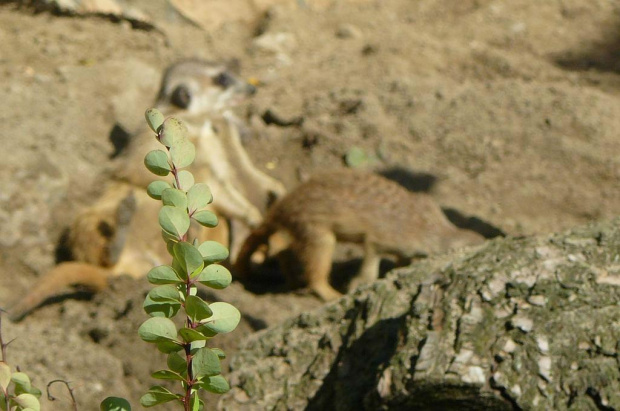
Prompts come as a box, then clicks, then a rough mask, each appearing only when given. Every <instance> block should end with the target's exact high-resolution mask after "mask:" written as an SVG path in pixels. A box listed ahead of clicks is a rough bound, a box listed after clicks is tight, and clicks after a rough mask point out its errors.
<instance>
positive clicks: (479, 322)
mask: <svg viewBox="0 0 620 411" xmlns="http://www.w3.org/2000/svg"><path fill="white" fill-rule="evenodd" d="M567 238H570V239H571V241H565V240H566V239H567ZM597 238H598V239H599V243H597V242H596V241H590V240H591V239H597ZM601 239H602V240H601ZM619 247H620V219H616V220H614V221H611V222H608V223H599V224H595V225H591V226H586V227H581V228H576V229H574V230H572V231H571V232H570V233H566V234H557V235H552V236H547V237H538V238H526V239H514V238H513V239H502V240H494V241H489V242H487V243H486V245H485V246H483V247H482V248H480V249H477V250H476V251H467V250H461V251H460V252H456V253H452V254H450V255H444V256H436V257H433V258H431V259H427V260H424V261H421V262H418V263H417V264H414V265H412V266H410V267H408V268H404V269H400V270H396V271H394V272H392V273H391V274H389V275H388V278H386V279H385V280H381V281H378V282H376V283H374V284H371V285H369V286H366V287H362V288H360V289H358V290H356V291H355V292H353V293H352V294H350V295H348V296H345V297H344V298H342V299H341V300H339V301H337V302H336V303H333V304H331V305H328V306H325V307H323V308H321V309H319V310H317V311H315V312H312V313H306V314H303V315H302V316H299V317H297V318H294V319H291V320H289V321H287V322H285V323H284V324H282V325H280V326H278V327H275V328H272V329H269V330H267V331H265V332H263V333H261V334H258V335H256V336H253V337H251V338H250V339H249V340H247V341H246V343H245V344H244V345H243V346H242V347H241V349H240V352H239V353H238V354H237V355H235V356H234V357H233V358H232V359H231V368H232V370H233V372H232V374H230V381H231V385H232V390H231V391H230V392H229V393H228V394H226V395H225V396H224V397H223V398H222V399H221V401H220V404H219V405H220V409H224V410H233V409H234V410H237V409H309V410H315V409H316V410H318V409H335V410H345V409H367V410H375V409H390V410H392V409H402V410H405V409H446V408H450V409H459V408H463V409H493V410H499V409H506V410H508V409H528V410H545V409H565V408H567V407H569V404H571V403H572V404H580V406H579V409H596V408H597V407H599V406H600V405H601V404H604V406H605V407H608V408H609V409H618V408H620V370H619V369H618V366H617V363H616V358H617V356H618V350H619V347H618V345H617V344H615V343H614V342H615V341H618V339H619V338H620V320H619V318H620V306H618V304H617V302H618V300H619V298H620V287H619V286H618V285H617V284H614V283H605V282H598V281H596V277H597V276H603V275H607V274H606V273H607V272H608V271H611V267H610V264H612V262H613V261H614V259H615V258H616V256H617V253H618V248H619ZM542 249H545V250H546V252H545V253H537V250H542ZM576 254H581V255H583V256H584V260H580V261H579V262H578V263H577V264H578V269H577V268H576V265H575V264H576V263H574V262H573V261H571V258H570V255H576ZM548 259H552V260H553V266H554V269H555V275H554V276H545V275H542V276H539V277H538V278H537V279H535V280H534V281H533V282H532V283H530V282H529V281H528V282H527V286H522V285H524V283H522V279H523V275H524V273H532V272H534V273H535V272H544V271H545V269H546V268H545V267H546V266H548V265H549V261H548ZM497 279H500V281H498V280H497ZM490 284H493V286H490ZM567 284H569V285H567ZM500 286H501V287H502V288H503V289H504V291H503V292H499V291H500V290H498V289H497V288H498V287H500ZM491 289H492V290H493V292H492V293H489V290H491ZM485 290H486V291H485ZM530 294H531V295H544V296H545V299H546V300H545V303H544V304H540V303H539V304H527V303H524V301H526V300H527V299H528V298H529V295H530ZM571 297H572V298H571ZM496 311H501V312H504V311H507V312H508V314H507V316H504V315H501V316H498V315H496ZM507 325H508V326H507ZM591 344H594V345H596V347H597V348H596V349H592V348H591ZM584 347H585V348H584ZM489 381H490V382H491V383H490V384H489V383H488V382H489Z"/></svg>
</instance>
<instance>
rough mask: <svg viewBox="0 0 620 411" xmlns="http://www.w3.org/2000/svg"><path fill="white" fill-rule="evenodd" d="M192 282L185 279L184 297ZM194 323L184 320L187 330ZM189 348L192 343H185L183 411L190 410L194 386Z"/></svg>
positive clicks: (187, 318)
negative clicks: (185, 382)
mask: <svg viewBox="0 0 620 411" xmlns="http://www.w3.org/2000/svg"><path fill="white" fill-rule="evenodd" d="M192 284H193V282H192V280H191V279H190V278H189V276H188V278H187V282H186V283H185V297H186V298H187V297H189V296H190V295H191V289H192ZM194 325H195V324H194V323H193V321H192V320H191V318H189V316H187V317H186V318H185V326H186V327H187V328H191V329H193V328H194ZM191 347H192V343H186V344H185V358H186V359H187V361H186V362H187V381H188V382H187V388H186V390H185V411H190V409H191V395H192V388H193V386H194V384H193V381H194V373H193V371H192V352H191Z"/></svg>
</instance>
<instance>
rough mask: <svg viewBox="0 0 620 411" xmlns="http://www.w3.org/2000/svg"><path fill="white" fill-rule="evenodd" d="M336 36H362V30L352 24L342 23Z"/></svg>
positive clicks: (345, 37) (347, 37) (344, 37)
mask: <svg viewBox="0 0 620 411" xmlns="http://www.w3.org/2000/svg"><path fill="white" fill-rule="evenodd" d="M336 36H337V37H338V38H341V39H350V38H360V37H362V32H361V31H360V29H358V28H357V27H355V26H354V25H352V24H341V25H340V26H339V27H338V30H336Z"/></svg>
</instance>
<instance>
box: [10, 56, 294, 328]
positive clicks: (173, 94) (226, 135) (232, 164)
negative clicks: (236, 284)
mask: <svg viewBox="0 0 620 411" xmlns="http://www.w3.org/2000/svg"><path fill="white" fill-rule="evenodd" d="M222 76H225V77H222ZM252 92H253V88H252V87H251V86H249V85H247V84H246V83H244V82H242V81H240V80H238V79H237V78H236V77H235V76H234V75H232V74H231V73H230V72H229V71H228V70H227V69H226V67H225V66H224V65H221V64H214V63H207V62H203V61H197V60H192V61H185V62H181V63H178V64H176V65H173V66H172V67H171V68H170V69H168V71H167V72H166V74H165V76H164V79H163V80H162V86H161V89H160V92H159V96H158V100H157V103H156V107H157V108H158V109H159V110H160V111H161V112H162V113H163V114H164V115H165V116H166V117H169V116H174V117H176V118H179V119H180V120H182V121H183V123H184V124H185V125H186V126H187V128H188V131H189V137H190V138H191V139H192V142H193V143H194V144H195V146H196V160H195V162H194V164H192V166H191V168H190V171H191V172H192V173H193V174H194V177H195V180H196V182H206V183H207V184H208V185H209V186H210V188H211V191H212V193H213V196H214V199H215V202H214V203H213V204H212V211H214V212H215V213H216V214H217V215H218V217H220V224H219V225H218V227H216V228H215V229H211V230H205V229H204V228H202V227H200V226H198V227H192V230H193V234H192V235H193V236H194V237H198V238H199V239H201V240H205V239H207V236H208V238H209V239H211V240H216V241H219V242H221V243H223V244H226V245H230V246H231V248H232V250H231V256H232V255H234V253H235V252H236V249H237V248H238V246H239V245H240V239H243V238H244V237H245V234H247V232H249V228H248V227H250V228H253V227H256V226H257V225H258V224H259V223H260V222H261V220H262V212H263V211H264V210H265V208H266V206H267V203H268V202H269V201H270V200H272V199H273V198H277V197H279V196H281V195H283V194H284V191H285V190H284V186H283V185H282V184H281V183H279V182H278V181H276V180H275V179H273V178H271V177H269V176H267V175H266V174H264V173H263V172H261V171H260V170H258V169H257V168H256V167H254V165H253V164H252V162H251V161H250V159H249V156H248V155H247V153H246V151H245V150H244V148H243V146H242V144H241V138H240V133H241V132H242V130H241V129H242V127H243V124H242V122H241V121H240V120H239V119H237V118H236V117H234V115H233V114H232V113H231V112H230V111H229V108H230V107H232V106H233V105H235V104H236V103H237V102H238V101H240V100H241V99H243V98H245V97H246V96H247V95H249V94H251V93H252ZM162 147H163V146H161V145H160V144H159V143H158V142H157V141H156V139H155V134H154V133H153V132H152V131H151V130H147V128H146V126H145V127H144V131H143V132H140V133H137V134H135V135H134V136H132V138H131V140H130V143H129V145H128V147H127V148H126V149H125V151H124V152H123V153H122V154H121V156H119V157H118V158H117V159H115V161H114V164H113V172H112V177H113V179H112V182H110V183H109V184H108V186H107V188H106V190H105V192H104V194H103V195H102V196H101V198H99V199H98V200H97V201H96V202H95V204H94V205H93V206H91V207H89V208H88V209H86V210H85V211H84V212H82V213H81V214H80V215H78V216H77V218H76V219H75V221H74V223H73V224H72V226H71V227H70V229H69V233H68V236H67V241H66V246H67V248H68V249H69V250H70V251H71V254H72V256H73V258H74V260H75V261H74V262H65V263H61V264H59V265H58V266H56V267H55V268H54V269H53V270H51V271H50V272H49V273H47V274H46V275H45V276H43V277H42V278H41V279H39V280H37V282H36V284H35V286H34V288H33V289H32V290H31V291H30V292H29V293H28V295H27V296H26V297H25V298H23V299H21V300H20V301H19V302H18V303H17V304H16V305H15V306H13V307H12V308H11V310H10V314H11V318H12V319H14V320H19V319H21V318H23V317H24V316H25V315H26V314H28V313H29V312H30V311H32V310H33V309H34V308H36V307H37V306H38V305H40V304H41V303H42V302H43V301H45V300H46V299H48V298H49V297H52V296H55V295H58V294H60V293H62V292H63V291H64V290H65V289H66V288H67V287H68V286H70V285H76V284H78V285H82V286H85V287H87V288H90V289H92V290H93V291H99V290H101V289H102V288H104V287H105V285H106V284H107V282H108V279H109V277H113V276H117V275H121V274H129V275H131V276H132V277H135V278H140V277H142V276H144V275H146V273H147V272H148V271H149V269H151V268H152V267H154V266H156V265H161V264H167V263H169V262H170V261H169V260H170V256H169V254H168V252H167V250H166V247H165V243H164V241H163V240H162V238H161V229H160V228H159V225H158V223H157V220H158V217H157V216H158V213H159V209H160V207H161V204H160V203H159V202H158V201H155V200H153V199H151V198H150V197H148V195H147V194H146V186H147V185H148V184H149V183H150V182H151V181H153V180H154V179H156V178H158V177H156V176H155V175H153V174H151V173H149V172H148V171H147V170H146V168H145V167H144V163H143V160H144V156H145V155H146V153H148V152H149V151H150V150H156V149H161V148H162ZM169 178H170V177H167V178H166V179H169ZM221 220H224V221H221ZM227 220H228V221H229V222H230V223H231V227H232V230H233V231H232V233H230V232H229V229H228V224H227Z"/></svg>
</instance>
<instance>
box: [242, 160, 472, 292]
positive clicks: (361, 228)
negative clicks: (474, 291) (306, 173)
mask: <svg viewBox="0 0 620 411" xmlns="http://www.w3.org/2000/svg"><path fill="white" fill-rule="evenodd" d="M337 241H343V242H353V243H358V244H361V245H362V246H363V249H364V258H363V261H362V266H361V268H360V271H359V273H358V275H357V276H356V278H355V279H354V280H353V281H352V283H351V287H355V286H357V285H359V284H361V283H366V282H371V281H374V280H376V279H377V278H378V273H379V263H380V260H381V255H394V256H396V257H398V258H399V260H400V263H401V264H402V263H405V262H408V261H409V260H411V259H412V258H415V257H419V256H423V255H426V254H429V253H435V252H439V251H445V250H447V249H449V248H453V247H460V246H465V245H473V244H476V243H480V242H481V241H483V237H482V236H481V235H479V234H478V233H475V232H473V231H467V230H463V229H460V228H457V227H456V226H454V225H452V223H450V221H449V220H448V219H447V218H446V217H445V215H444V214H443V213H442V211H441V208H440V207H439V206H438V205H437V204H436V203H435V202H434V200H433V199H432V198H431V197H430V196H429V195H427V194H423V193H412V192H410V191H407V190H406V189H405V188H403V187H402V186H400V185H399V184H397V183H395V182H393V181H391V180H388V179H386V178H384V177H381V176H379V175H376V174H372V173H366V172H360V171H353V170H347V169H345V170H340V171H334V172H331V173H324V174H319V175H316V176H314V177H312V178H311V179H310V180H308V181H307V182H305V183H303V184H301V185H299V186H298V187H297V188H295V189H294V190H293V191H291V192H289V193H288V194H287V195H286V196H284V197H283V198H282V199H280V200H279V201H278V202H277V203H276V204H274V205H273V207H272V208H271V209H270V210H269V211H268V213H267V215H266V217H265V220H264V221H263V223H262V224H261V226H260V227H258V228H257V229H256V230H254V231H253V232H252V234H251V235H250V236H249V237H248V238H247V239H246V241H245V242H244V244H243V246H242V247H241V250H240V252H239V256H238V258H237V263H236V265H235V273H236V275H237V276H240V277H241V278H243V277H247V276H248V275H250V268H251V267H250V265H251V259H252V254H253V253H254V252H255V251H256V250H258V249H259V248H260V247H264V246H265V245H267V246H268V255H270V256H276V255H277V256H278V257H279V260H280V269H281V271H282V272H283V274H284V276H285V277H286V279H287V282H288V283H289V284H290V285H292V286H305V287H308V288H309V289H310V290H312V291H313V292H314V293H316V294H317V295H318V296H319V297H321V298H322V299H324V300H332V299H335V298H337V297H339V296H341V294H340V293H339V292H338V291H336V290H335V289H334V288H333V287H332V286H331V285H330V284H329V274H330V270H331V266H332V256H333V253H334V248H335V246H336V242H337Z"/></svg>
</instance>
